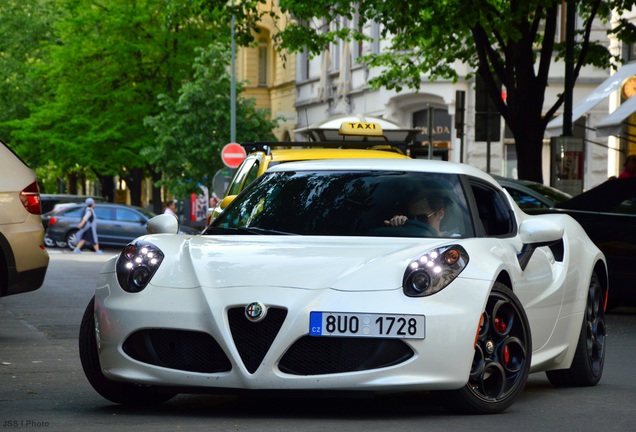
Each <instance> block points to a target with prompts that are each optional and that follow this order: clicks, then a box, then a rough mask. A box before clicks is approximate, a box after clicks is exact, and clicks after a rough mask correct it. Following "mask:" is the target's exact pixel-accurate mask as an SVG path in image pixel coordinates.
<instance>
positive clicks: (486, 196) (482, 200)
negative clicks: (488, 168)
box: [471, 183, 515, 237]
mask: <svg viewBox="0 0 636 432" xmlns="http://www.w3.org/2000/svg"><path fill="white" fill-rule="evenodd" d="M471 186H472V190H473V195H474V197H475V203H476V204H477V212H478V214H479V219H480V221H481V224H482V226H483V227H484V231H485V233H486V235H487V236H489V237H496V236H506V235H510V234H513V233H514V230H515V223H514V219H513V218H512V211H511V209H510V207H509V206H508V203H507V201H506V200H505V199H504V197H503V195H502V194H501V193H499V191H498V190H496V189H494V188H492V187H490V186H488V185H486V184H482V183H473V184H472V185H471Z"/></svg>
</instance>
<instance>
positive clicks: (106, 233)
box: [95, 204, 115, 244]
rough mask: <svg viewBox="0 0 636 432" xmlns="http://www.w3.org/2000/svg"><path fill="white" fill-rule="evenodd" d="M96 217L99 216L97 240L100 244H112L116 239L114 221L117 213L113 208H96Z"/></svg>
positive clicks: (99, 206) (98, 206)
mask: <svg viewBox="0 0 636 432" xmlns="http://www.w3.org/2000/svg"><path fill="white" fill-rule="evenodd" d="M95 216H97V222H96V223H97V238H98V241H99V243H100V244H112V241H113V238H115V228H114V222H115V221H114V219H115V212H114V209H113V208H112V207H111V206H108V205H106V206H102V205H99V204H97V205H96V206H95Z"/></svg>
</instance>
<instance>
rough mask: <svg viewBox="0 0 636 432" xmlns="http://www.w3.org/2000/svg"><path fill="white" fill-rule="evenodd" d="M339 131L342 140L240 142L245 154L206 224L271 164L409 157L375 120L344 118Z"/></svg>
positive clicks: (210, 210)
mask: <svg viewBox="0 0 636 432" xmlns="http://www.w3.org/2000/svg"><path fill="white" fill-rule="evenodd" d="M339 133H340V135H342V136H343V141H318V142H289V143H279V142H274V143H271V142H261V143H243V144H241V145H242V146H243V147H245V149H246V151H247V153H248V155H247V157H246V158H245V159H244V160H243V162H242V163H241V165H240V166H239V167H238V168H237V170H236V172H235V173H234V176H233V177H232V179H231V180H230V183H229V185H228V187H227V189H226V191H225V195H224V197H223V199H222V200H221V202H220V203H219V204H218V205H217V206H215V207H213V208H210V209H209V210H208V217H207V224H206V225H209V224H210V222H211V221H212V220H214V219H215V218H216V217H217V216H218V215H219V214H220V213H221V211H223V209H224V208H225V207H227V205H228V204H229V203H230V202H232V200H233V199H234V198H235V197H236V196H237V195H238V194H239V193H240V192H241V191H242V190H243V189H245V188H246V187H247V186H248V185H249V184H250V183H252V182H253V181H254V180H256V179H257V178H258V177H260V176H261V175H262V174H263V173H264V172H265V171H267V169H268V168H270V167H272V166H274V165H278V164H281V163H285V162H296V161H306V160H323V159H370V158H372V159H381V158H382V159H387V158H390V159H396V158H401V159H404V158H408V156H407V155H406V154H405V150H406V143H391V142H389V141H388V140H386V138H384V134H383V131H382V128H381V127H380V125H379V124H377V123H360V122H355V123H352V122H345V123H343V124H342V125H341V127H340V130H339ZM352 137H357V140H356V139H355V138H354V140H351V139H350V138H352ZM360 137H361V138H362V139H363V140H361V139H360ZM281 147H286V148H281ZM289 147H293V148H289Z"/></svg>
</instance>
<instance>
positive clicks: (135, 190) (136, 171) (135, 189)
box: [126, 168, 144, 207]
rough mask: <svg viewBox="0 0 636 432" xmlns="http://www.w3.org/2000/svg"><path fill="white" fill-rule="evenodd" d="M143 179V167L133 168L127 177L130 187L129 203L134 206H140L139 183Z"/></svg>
mask: <svg viewBox="0 0 636 432" xmlns="http://www.w3.org/2000/svg"><path fill="white" fill-rule="evenodd" d="M143 180H144V169H143V168H133V169H132V172H131V176H130V177H129V178H128V179H127V181H126V183H128V187H129V188H130V203H131V204H132V205H134V206H139V207H141V185H142V184H143Z"/></svg>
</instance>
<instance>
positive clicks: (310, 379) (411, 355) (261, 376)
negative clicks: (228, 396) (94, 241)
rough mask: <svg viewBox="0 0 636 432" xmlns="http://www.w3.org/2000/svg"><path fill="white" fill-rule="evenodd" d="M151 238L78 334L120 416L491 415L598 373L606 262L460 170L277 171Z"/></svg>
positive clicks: (113, 275) (120, 266)
mask: <svg viewBox="0 0 636 432" xmlns="http://www.w3.org/2000/svg"><path fill="white" fill-rule="evenodd" d="M148 232H149V233H150V234H149V235H146V236H143V237H140V238H138V239H136V240H135V241H134V242H133V243H131V244H130V245H128V246H127V247H126V248H125V249H124V250H123V251H122V252H121V254H120V255H119V256H117V257H113V258H112V259H111V260H110V261H108V262H107V263H106V265H105V266H104V268H103V270H102V271H101V272H100V275H99V280H98V284H97V289H96V292H95V297H94V299H93V300H92V301H91V302H90V304H89V305H88V307H87V309H86V312H85V315H84V318H83V320H82V324H81V331H80V341H79V342H80V355H81V360H82V365H83V368H84V372H85V373H86V376H87V378H88V380H89V381H90V383H91V384H92V386H93V387H94V388H95V390H96V391H97V392H98V393H99V394H101V395H102V396H103V397H105V398H106V399H109V400H110V401H113V402H116V403H122V404H149V403H160V402H163V401H166V400H168V399H170V398H171V397H173V396H174V395H175V394H177V393H187V392H192V393H200V392H215V393H217V392H219V391H222V392H241V391H252V392H254V391H258V390H271V391H282V392H288V393H289V394H291V392H293V391H311V392H319V391H327V390H328V391H342V392H348V391H355V392H372V393H388V392H403V391H419V390H436V391H440V394H441V395H443V397H444V400H445V401H447V402H448V404H449V406H450V407H452V408H456V409H458V410H461V411H463V412H472V413H496V412H500V411H503V410H505V409H506V408H508V407H509V406H510V405H511V404H512V403H513V402H514V401H515V400H516V399H517V397H518V396H519V394H520V392H521V391H522V390H523V387H524V385H525V383H526V380H527V377H528V373H532V372H541V371H545V372H546V373H547V376H548V378H549V380H550V382H551V383H553V384H554V385H557V386H591V385H594V384H596V383H597V382H598V381H599V380H600V379H601V375H602V372H603V363H604V358H605V337H606V329H605V315H604V310H605V302H606V300H607V293H608V283H607V280H608V275H607V266H606V262H605V258H604V256H603V254H602V253H601V252H600V251H599V249H598V248H597V247H596V246H595V245H594V244H593V243H592V242H591V241H590V240H589V238H588V236H587V235H586V234H585V232H584V231H583V229H581V227H580V226H579V224H578V223H577V222H576V221H574V219H572V218H571V217H569V216H567V215H561V214H549V215H538V216H530V215H527V214H525V213H523V212H522V211H521V210H520V209H519V208H518V207H517V205H516V204H515V203H514V201H513V200H512V199H511V197H510V196H509V195H508V193H507V192H506V191H504V190H503V189H502V188H501V187H500V186H499V185H498V184H497V182H496V181H494V180H493V179H492V178H491V177H490V176H488V175H487V174H485V173H483V172H482V171H480V170H478V169H475V168H473V167H471V166H468V165H463V164H455V163H450V162H442V161H429V160H409V159H404V160H401V159H378V160H330V161H312V162H298V163H288V164H281V165H279V166H276V167H274V168H272V169H270V170H269V171H268V172H266V173H265V174H264V175H263V176H261V177H260V178H259V179H258V180H256V181H255V182H254V183H253V184H252V185H250V187H249V188H247V189H246V190H245V191H243V192H242V193H241V194H240V195H239V196H238V197H237V198H236V199H235V200H234V201H233V202H232V203H231V204H230V205H229V206H227V207H226V208H225V210H224V211H223V213H222V214H221V215H220V216H219V217H218V218H217V219H216V220H215V221H214V222H213V223H212V225H210V226H209V227H208V228H207V229H206V230H205V231H204V232H203V233H202V234H201V235H180V234H176V233H177V232H178V227H177V222H176V220H175V218H174V217H172V216H169V215H160V216H157V217H156V218H154V219H152V220H151V221H150V222H149V223H148Z"/></svg>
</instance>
